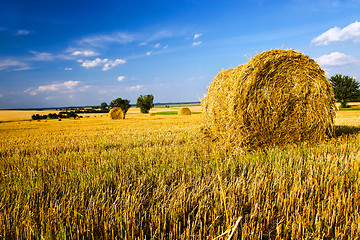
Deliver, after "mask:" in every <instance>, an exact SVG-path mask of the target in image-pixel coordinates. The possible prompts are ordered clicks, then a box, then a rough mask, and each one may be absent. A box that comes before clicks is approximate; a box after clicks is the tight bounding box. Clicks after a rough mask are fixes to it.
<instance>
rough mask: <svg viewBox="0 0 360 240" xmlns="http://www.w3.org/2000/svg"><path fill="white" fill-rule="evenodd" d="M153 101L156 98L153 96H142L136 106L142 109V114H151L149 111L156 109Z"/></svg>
mask: <svg viewBox="0 0 360 240" xmlns="http://www.w3.org/2000/svg"><path fill="white" fill-rule="evenodd" d="M153 101H154V96H153V95H151V94H149V95H145V96H143V95H140V97H138V99H137V102H136V106H137V107H139V108H140V112H142V113H149V110H150V109H151V108H153V107H154V104H153Z"/></svg>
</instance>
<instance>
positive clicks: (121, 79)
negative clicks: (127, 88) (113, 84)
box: [117, 76, 125, 82]
mask: <svg viewBox="0 0 360 240" xmlns="http://www.w3.org/2000/svg"><path fill="white" fill-rule="evenodd" d="M124 79H125V76H119V77H118V78H117V80H118V81H119V82H121V81H124Z"/></svg>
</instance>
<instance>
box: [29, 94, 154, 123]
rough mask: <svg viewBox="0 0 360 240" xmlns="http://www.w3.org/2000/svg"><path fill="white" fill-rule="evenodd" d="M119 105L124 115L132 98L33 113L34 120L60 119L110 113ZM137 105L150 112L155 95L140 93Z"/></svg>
mask: <svg viewBox="0 0 360 240" xmlns="http://www.w3.org/2000/svg"><path fill="white" fill-rule="evenodd" d="M114 107H119V108H121V109H122V111H123V112H124V116H125V115H126V113H127V111H128V110H129V108H130V107H131V105H130V100H128V99H122V98H117V99H114V100H112V101H111V102H110V104H109V105H108V104H107V103H106V102H102V103H101V104H100V106H99V107H92V109H76V110H73V111H66V112H59V114H56V113H49V114H47V115H39V114H34V115H32V117H31V118H32V119H33V120H41V119H59V118H71V117H73V118H76V117H78V115H77V114H78V113H108V112H109V111H110V109H111V108H114ZM136 107H139V108H140V112H141V113H149V111H150V109H151V108H153V107H154V96H153V95H152V94H148V95H140V96H139V97H138V98H137V102H136Z"/></svg>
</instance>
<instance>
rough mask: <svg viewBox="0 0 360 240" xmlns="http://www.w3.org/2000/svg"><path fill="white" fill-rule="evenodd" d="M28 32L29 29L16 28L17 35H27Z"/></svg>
mask: <svg viewBox="0 0 360 240" xmlns="http://www.w3.org/2000/svg"><path fill="white" fill-rule="evenodd" d="M30 33H31V31H29V30H25V29H20V30H17V32H16V35H17V36H18V35H28V34H30Z"/></svg>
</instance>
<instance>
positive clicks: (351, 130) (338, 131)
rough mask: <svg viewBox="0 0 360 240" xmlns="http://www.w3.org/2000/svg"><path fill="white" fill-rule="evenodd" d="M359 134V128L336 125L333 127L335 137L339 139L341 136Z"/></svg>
mask: <svg viewBox="0 0 360 240" xmlns="http://www.w3.org/2000/svg"><path fill="white" fill-rule="evenodd" d="M358 132H360V127H355V126H346V125H338V126H335V136H336V137H340V136H341V135H350V134H355V133H358Z"/></svg>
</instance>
